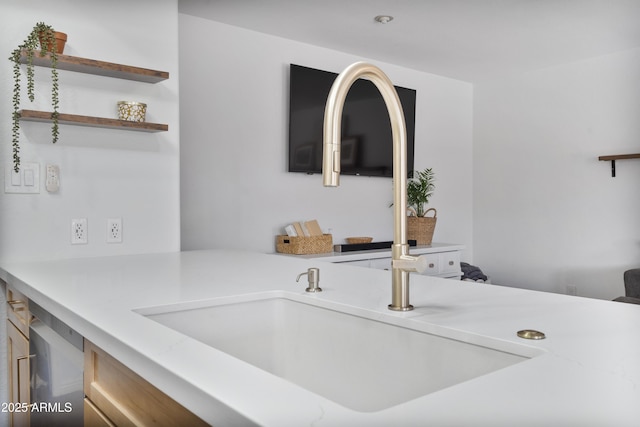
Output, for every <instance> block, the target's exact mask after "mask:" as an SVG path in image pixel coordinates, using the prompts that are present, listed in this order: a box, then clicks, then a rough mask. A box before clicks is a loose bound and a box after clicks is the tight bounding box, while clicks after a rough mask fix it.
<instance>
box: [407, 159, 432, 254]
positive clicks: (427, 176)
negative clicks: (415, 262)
mask: <svg viewBox="0 0 640 427" xmlns="http://www.w3.org/2000/svg"><path fill="white" fill-rule="evenodd" d="M434 182H435V172H433V169H432V168H427V169H425V170H423V171H418V172H415V171H414V172H412V173H411V174H410V176H409V180H408V181H407V205H408V207H409V209H408V210H409V211H410V212H411V214H410V216H409V217H408V218H407V239H409V240H416V242H417V244H419V245H430V244H431V240H432V238H433V231H434V230H435V227H436V215H437V212H436V210H435V209H434V208H430V209H427V210H425V205H426V204H427V203H429V198H430V197H431V196H432V194H433V191H434V190H435V188H436V187H435V183H434ZM429 212H433V216H427V214H428V213H429Z"/></svg>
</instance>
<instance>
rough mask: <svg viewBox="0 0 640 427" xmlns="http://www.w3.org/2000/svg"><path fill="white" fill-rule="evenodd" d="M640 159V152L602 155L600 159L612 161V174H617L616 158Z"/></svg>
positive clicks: (613, 175)
mask: <svg viewBox="0 0 640 427" xmlns="http://www.w3.org/2000/svg"><path fill="white" fill-rule="evenodd" d="M628 159H640V154H614V155H611V156H600V157H598V160H602V161H607V162H611V176H612V177H615V176H616V160H628Z"/></svg>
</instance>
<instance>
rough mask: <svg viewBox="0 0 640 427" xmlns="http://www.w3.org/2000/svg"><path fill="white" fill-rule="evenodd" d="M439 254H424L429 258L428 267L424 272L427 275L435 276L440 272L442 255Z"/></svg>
mask: <svg viewBox="0 0 640 427" xmlns="http://www.w3.org/2000/svg"><path fill="white" fill-rule="evenodd" d="M438 255H439V254H428V255H423V256H424V257H425V258H426V260H427V269H426V271H424V272H423V273H422V274H425V275H427V276H433V275H436V274H438V273H439V272H440V257H439V256H438Z"/></svg>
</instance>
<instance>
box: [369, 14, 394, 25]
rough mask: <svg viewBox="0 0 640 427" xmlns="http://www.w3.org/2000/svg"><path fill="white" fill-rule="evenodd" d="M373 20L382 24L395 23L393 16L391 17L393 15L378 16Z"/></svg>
mask: <svg viewBox="0 0 640 427" xmlns="http://www.w3.org/2000/svg"><path fill="white" fill-rule="evenodd" d="M373 19H374V20H375V21H376V22H379V23H381V24H387V23H389V22H391V21H393V16H391V15H378V16H376V17H375V18H373Z"/></svg>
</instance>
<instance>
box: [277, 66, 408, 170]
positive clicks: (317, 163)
mask: <svg viewBox="0 0 640 427" xmlns="http://www.w3.org/2000/svg"><path fill="white" fill-rule="evenodd" d="M337 76H338V75H337V74H335V73H331V72H328V71H321V70H316V69H313V68H308V67H303V66H300V65H295V64H291V66H290V74H289V172H304V173H309V174H313V173H322V126H323V122H324V107H325V104H326V102H327V96H328V95H329V91H330V89H331V85H332V84H333V82H334V80H335V79H336V77H337ZM395 88H396V91H397V92H398V96H399V98H400V102H401V104H402V109H403V110H404V115H405V122H406V126H407V171H412V170H413V156H414V145H415V138H414V135H415V111H416V91H415V90H413V89H407V88H403V87H398V86H396V87H395ZM340 155H341V171H342V173H343V174H346V175H363V176H385V177H391V176H393V144H392V136H391V123H390V120H389V113H388V112H387V108H386V106H385V103H384V100H383V99H382V95H381V94H380V92H379V91H378V89H377V88H376V87H375V85H374V84H373V83H371V82H370V81H368V80H364V79H360V80H358V81H356V82H355V83H354V84H353V86H352V87H351V89H350V90H349V93H348V95H347V99H346V101H345V105H344V110H343V112H342V147H341V154H340Z"/></svg>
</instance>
